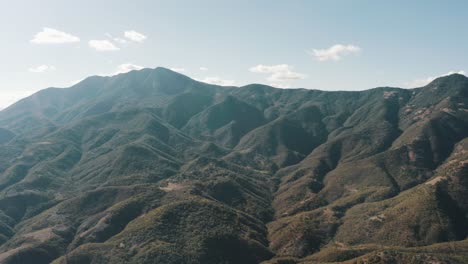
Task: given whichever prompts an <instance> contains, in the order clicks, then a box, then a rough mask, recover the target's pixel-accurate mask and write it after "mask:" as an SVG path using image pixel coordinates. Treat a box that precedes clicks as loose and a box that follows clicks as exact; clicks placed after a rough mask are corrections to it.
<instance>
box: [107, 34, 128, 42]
mask: <svg viewBox="0 0 468 264" xmlns="http://www.w3.org/2000/svg"><path fill="white" fill-rule="evenodd" d="M105 35H106V37H108V38H109V39H111V40H113V41H115V42H117V43H119V44H126V43H127V42H128V41H127V40H126V39H123V38H119V37H114V36H112V35H111V34H110V33H106V34H105Z"/></svg>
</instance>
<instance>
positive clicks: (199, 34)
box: [0, 0, 468, 109]
mask: <svg viewBox="0 0 468 264" xmlns="http://www.w3.org/2000/svg"><path fill="white" fill-rule="evenodd" d="M5 6H6V7H5V8H2V10H1V11H0V20H1V21H2V22H3V24H5V25H15V26H14V27H7V28H5V30H3V35H4V37H5V39H6V41H5V42H4V44H3V45H4V48H3V49H1V51H0V55H1V57H2V58H3V59H4V63H2V66H1V68H0V72H1V73H2V74H1V75H0V84H1V86H0V92H1V93H2V98H1V99H0V109H2V108H5V107H6V106H8V105H10V104H12V103H13V102H15V101H17V100H19V99H21V98H23V97H25V96H28V95H30V94H32V93H34V92H36V91H39V90H41V89H44V88H47V87H69V86H71V85H73V84H74V83H76V82H78V81H79V80H82V79H84V78H86V77H88V76H92V75H112V74H115V73H121V72H126V71H129V70H132V69H141V68H155V67H157V66H162V67H166V68H170V69H172V70H175V71H178V72H181V73H183V74H185V75H187V76H189V77H191V78H194V79H197V80H200V81H204V82H208V83H213V84H220V85H235V86H242V85H246V84H250V83H262V84H266V85H271V86H274V87H278V88H286V87H289V88H296V87H298V88H307V89H319V90H365V89H370V88H374V87H379V86H394V87H404V88H409V87H418V86H422V85H424V84H426V83H428V82H430V81H431V80H432V79H434V78H436V77H438V76H442V75H446V74H449V73H461V74H466V72H467V70H468V65H467V61H468V55H467V54H466V52H464V49H465V47H466V46H467V45H468V37H467V36H466V34H462V33H463V32H462V31H460V30H459V29H458V28H459V27H460V25H463V24H467V22H468V18H467V17H466V16H465V14H464V12H463V11H464V10H466V9H467V8H468V4H467V3H466V2H464V1H450V3H447V2H444V1H413V2H411V3H408V2H405V1H393V2H391V3H390V2H389V3H385V2H375V1H359V2H352V1H296V2H293V3H290V2H283V3H271V2H269V1H256V2H254V3H252V2H249V1H237V2H236V3H228V2H223V3H220V2H217V1H202V2H197V3H192V2H184V1H171V2H163V1H132V2H131V3H127V2H125V1H99V2H98V3H95V2H94V1H89V0H86V1H80V2H79V3H77V2H67V3H65V2H63V1H58V0H48V1H41V2H40V3H39V2H30V1H15V2H8V3H6V2H5ZM37 10H40V12H37ZM17 14H21V16H18V15H17ZM429 18H430V19H429ZM84 22H85V23H84ZM455 39H456V40H457V41H453V40H455ZM428 62H431V63H428Z"/></svg>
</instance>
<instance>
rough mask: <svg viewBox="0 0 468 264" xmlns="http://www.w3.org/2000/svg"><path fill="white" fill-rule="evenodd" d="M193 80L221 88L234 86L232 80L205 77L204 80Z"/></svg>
mask: <svg viewBox="0 0 468 264" xmlns="http://www.w3.org/2000/svg"><path fill="white" fill-rule="evenodd" d="M195 80H197V81H199V82H204V83H209V84H214V85H221V86H234V85H235V84H236V82H235V81H233V80H224V79H221V78H220V77H217V76H214V77H205V78H204V79H195Z"/></svg>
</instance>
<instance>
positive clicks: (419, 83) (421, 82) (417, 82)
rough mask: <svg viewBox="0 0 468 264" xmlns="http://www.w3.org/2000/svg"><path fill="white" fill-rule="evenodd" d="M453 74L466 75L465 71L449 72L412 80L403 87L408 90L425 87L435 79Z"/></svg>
mask: <svg viewBox="0 0 468 264" xmlns="http://www.w3.org/2000/svg"><path fill="white" fill-rule="evenodd" d="M455 73H458V74H463V75H467V74H466V72H465V71H450V72H447V73H445V74H442V75H439V76H430V77H427V78H421V79H416V80H413V81H411V82H407V83H405V84H404V86H405V87H408V88H414V87H422V86H426V85H428V84H429V83H430V82H432V81H434V80H435V79H437V78H439V77H443V76H448V75H452V74H455Z"/></svg>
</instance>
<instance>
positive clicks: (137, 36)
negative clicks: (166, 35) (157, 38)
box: [124, 30, 148, 43]
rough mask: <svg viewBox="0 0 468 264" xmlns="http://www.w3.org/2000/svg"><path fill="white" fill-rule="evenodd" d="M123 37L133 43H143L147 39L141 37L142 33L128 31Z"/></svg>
mask: <svg viewBox="0 0 468 264" xmlns="http://www.w3.org/2000/svg"><path fill="white" fill-rule="evenodd" d="M124 36H125V37H126V38H127V39H129V40H131V41H134V42H140V43H141V42H143V41H145V39H147V38H148V37H147V36H145V35H143V34H142V33H139V32H136V31H135V30H128V31H125V32H124Z"/></svg>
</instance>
